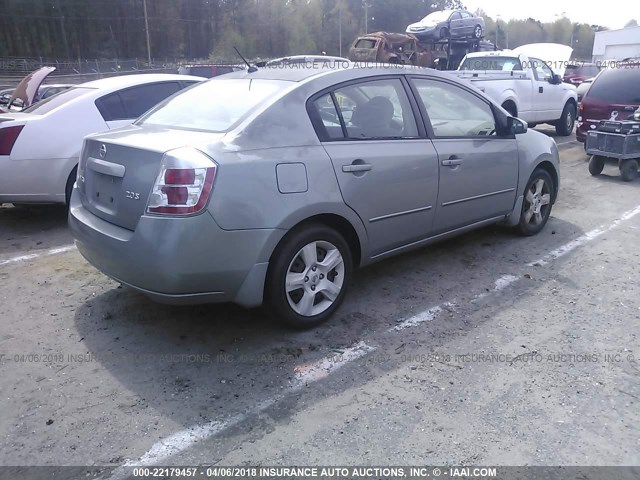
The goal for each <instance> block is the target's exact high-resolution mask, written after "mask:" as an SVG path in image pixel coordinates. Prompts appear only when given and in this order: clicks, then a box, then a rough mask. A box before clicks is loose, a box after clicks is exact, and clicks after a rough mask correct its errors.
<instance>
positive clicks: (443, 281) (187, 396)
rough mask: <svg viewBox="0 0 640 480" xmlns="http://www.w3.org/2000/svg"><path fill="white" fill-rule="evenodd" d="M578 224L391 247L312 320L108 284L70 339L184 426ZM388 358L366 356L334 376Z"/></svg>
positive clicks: (249, 398) (469, 288)
mask: <svg viewBox="0 0 640 480" xmlns="http://www.w3.org/2000/svg"><path fill="white" fill-rule="evenodd" d="M580 233H582V232H581V231H580V230H579V229H578V228H577V227H576V226H575V225H573V224H570V223H567V222H564V221H562V220H559V219H556V218H553V217H552V219H551V220H550V222H549V225H548V226H547V228H546V229H545V231H543V232H542V233H541V234H540V235H539V236H538V237H529V238H518V237H515V236H514V235H513V233H511V232H510V231H508V230H506V229H505V228H501V227H490V228H485V229H483V230H479V231H476V232H473V233H470V234H467V235H463V236H460V237H457V238H454V239H451V240H448V241H445V242H442V243H440V244H436V245H434V246H432V247H430V248H425V249H421V250H418V251H414V252H409V253H406V254H404V255H400V256H398V257H394V258H392V259H389V260H387V261H384V262H381V263H379V264H376V265H374V266H371V267H369V268H366V269H364V270H362V271H361V272H359V274H358V275H357V276H356V278H355V281H354V284H353V285H352V288H351V290H350V292H349V296H348V298H347V300H346V301H345V303H344V305H342V307H341V310H340V311H339V312H338V313H337V314H336V315H335V317H334V318H333V319H331V320H330V321H329V322H327V323H326V324H324V325H322V326H320V327H318V328H316V329H315V330H312V331H305V332H300V331H292V330H290V329H287V328H285V327H282V326H280V325H279V324H278V323H277V322H274V321H272V320H270V319H269V318H268V317H267V315H266V313H265V311H264V310H263V309H254V310H245V309H242V308H240V307H236V306H234V305H205V306H197V307H174V306H165V305H159V304H155V303H153V302H151V301H150V300H148V299H147V298H146V297H144V296H142V295H140V294H138V293H135V292H133V291H131V290H129V289H126V288H120V287H118V288H114V289H112V290H109V291H107V292H105V293H104V294H102V295H98V296H95V297H91V298H90V299H88V300H87V301H86V302H85V303H84V304H82V305H80V306H79V307H78V308H77V310H76V312H75V326H76V329H77V331H78V334H79V335H80V337H81V345H82V348H83V349H85V348H86V350H87V352H88V353H89V354H91V355H94V356H95V357H96V361H97V362H98V363H99V365H100V366H101V367H102V368H104V369H105V370H106V371H108V372H109V374H110V375H111V376H112V377H113V381H112V382H111V383H112V384H113V385H116V387H115V388H116V391H118V392H130V393H133V394H135V395H136V396H137V398H138V399H141V400H137V401H138V404H139V406H140V408H143V407H144V408H147V407H151V408H153V409H154V411H153V412H154V413H153V415H154V416H156V417H157V416H160V418H163V419H165V420H166V419H170V420H171V421H172V422H176V423H178V424H180V425H184V426H190V425H193V424H195V423H203V422H206V421H211V420H215V419H223V418H226V417H228V416H230V415H234V414H237V413H244V412H247V411H249V412H251V411H252V410H255V408H256V406H257V405H258V404H259V403H260V402H262V401H264V400H265V399H269V398H274V397H278V396H279V395H282V393H283V392H286V391H287V390H286V389H287V388H288V387H289V386H291V385H292V384H294V383H295V381H296V369H299V368H300V367H301V366H302V367H304V366H305V365H309V364H310V363H312V362H317V361H319V360H321V359H324V358H327V357H329V358H330V357H331V356H332V355H336V354H337V355H340V353H341V352H344V349H345V348H348V347H350V346H352V345H354V344H356V343H357V342H359V341H365V342H366V343H367V344H373V345H376V346H379V347H380V346H382V347H384V346H385V345H386V344H389V345H391V344H393V343H394V342H398V341H399V340H400V338H401V337H399V336H398V335H397V334H389V333H387V331H388V330H389V329H390V328H393V327H394V326H395V325H397V322H398V321H401V320H403V319H406V318H408V317H410V316H411V315H415V314H416V313H419V312H421V311H424V310H426V309H428V308H430V307H432V306H434V305H438V304H441V303H442V302H443V301H447V300H451V299H452V298H453V297H454V296H460V295H461V297H457V298H459V299H460V300H462V301H463V303H464V301H467V300H468V299H470V298H473V296H474V295H477V294H479V293H483V292H485V291H490V290H491V289H492V288H493V287H494V286H495V283H494V282H495V280H496V279H497V278H500V276H502V275H504V274H505V273H513V274H516V275H522V272H521V270H522V268H523V267H524V265H525V264H526V262H527V261H531V260H535V258H531V255H534V256H535V255H537V254H538V252H537V251H536V242H538V243H539V242H542V243H544V244H545V245H544V247H541V248H540V254H541V255H542V253H544V251H548V250H550V249H553V248H557V247H558V246H560V245H561V244H563V243H566V242H567V241H568V240H570V239H572V238H574V237H575V236H576V234H578V235H579V234H580ZM536 239H537V240H536ZM522 252H528V254H527V255H525V254H523V253H522ZM465 299H466V300H465ZM418 328H419V329H420V331H419V333H420V334H421V335H423V337H424V336H425V335H426V337H427V338H431V339H433V342H434V344H435V343H438V342H443V341H446V339H447V338H448V335H450V334H451V333H452V332H455V334H456V335H460V334H464V332H466V331H468V330H470V329H471V328H473V327H472V326H471V325H469V324H468V323H467V322H466V321H465V318H464V315H461V316H454V317H453V318H449V319H447V321H446V322H439V321H434V322H429V323H425V324H422V325H420V327H418ZM425 348H429V345H427V346H425ZM393 365H394V364H393V363H391V364H389V365H386V364H380V365H376V366H375V368H366V369H364V370H363V371H362V372H361V374H360V375H357V376H355V377H354V378H353V380H350V382H348V383H341V384H340V385H341V386H340V387H337V388H347V386H348V387H351V386H353V385H354V384H358V383H359V382H364V381H366V379H367V378H369V377H370V376H371V375H374V376H375V375H377V374H379V373H380V371H384V370H387V369H392V368H393ZM92 368H95V367H92ZM100 378H103V379H102V380H101V379H100ZM92 381H93V382H95V385H91V382H92ZM103 381H104V376H103V375H95V378H94V379H92V380H89V381H88V382H85V385H84V388H86V389H87V391H91V389H92V388H96V389H98V388H101V387H100V385H101V382H103ZM334 388H336V387H334ZM325 393H326V392H325ZM291 397H292V398H289V400H288V401H287V402H286V405H287V407H286V409H287V411H288V410H290V409H293V408H295V406H296V403H297V400H296V399H297V398H298V396H297V395H292V396H291ZM105 408H106V406H105ZM113 408H118V402H117V399H114V406H113ZM281 414H282V412H281Z"/></svg>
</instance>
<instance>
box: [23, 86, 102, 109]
mask: <svg viewBox="0 0 640 480" xmlns="http://www.w3.org/2000/svg"><path fill="white" fill-rule="evenodd" d="M92 90H93V89H92V88H85V87H72V88H69V89H68V90H65V91H63V92H60V93H56V94H55V95H52V96H51V97H48V98H45V99H44V100H41V101H39V102H38V103H36V104H35V105H31V106H30V107H29V108H25V109H24V110H22V111H23V112H25V113H37V114H39V115H44V114H45V113H49V112H50V111H51V110H54V109H56V108H58V107H59V106H61V105H64V104H65V103H67V102H70V101H71V100H74V99H76V98H78V97H81V96H82V95H84V94H86V93H89V92H91V91H92Z"/></svg>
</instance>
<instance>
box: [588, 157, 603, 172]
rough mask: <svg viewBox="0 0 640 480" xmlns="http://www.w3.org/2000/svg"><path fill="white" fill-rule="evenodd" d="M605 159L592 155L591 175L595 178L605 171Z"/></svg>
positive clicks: (590, 162)
mask: <svg viewBox="0 0 640 480" xmlns="http://www.w3.org/2000/svg"><path fill="white" fill-rule="evenodd" d="M604 164H605V159H604V157H601V156H599V155H592V156H591V160H589V173H590V174H591V175H593V176H594V177H596V176H598V175H600V174H601V173H602V170H604Z"/></svg>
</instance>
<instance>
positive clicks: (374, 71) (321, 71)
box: [210, 62, 455, 82]
mask: <svg viewBox="0 0 640 480" xmlns="http://www.w3.org/2000/svg"><path fill="white" fill-rule="evenodd" d="M406 73H411V74H421V73H422V74H426V73H428V74H429V75H431V76H438V77H446V78H451V77H452V76H451V75H447V74H443V73H442V72H440V71H438V70H433V69H430V68H424V67H416V66H414V65H392V64H382V63H378V64H376V63H358V62H348V63H344V64H342V63H338V64H337V65H336V64H335V63H332V62H327V65H325V66H323V65H322V64H320V63H319V62H318V63H317V64H313V65H305V64H302V65H300V64H284V65H277V66H273V67H263V68H258V70H257V71H255V72H253V73H249V72H248V71H247V70H244V71H241V72H234V73H228V74H226V75H224V76H222V77H218V78H216V79H212V80H210V81H224V80H230V79H234V78H242V79H245V78H246V79H262V80H283V81H289V82H303V81H306V80H311V79H313V78H315V77H320V76H327V77H328V76H334V77H337V78H336V81H337V82H339V81H342V80H343V79H358V78H363V77H369V76H379V75H399V74H406ZM341 77H344V78H341ZM453 78H455V77H453Z"/></svg>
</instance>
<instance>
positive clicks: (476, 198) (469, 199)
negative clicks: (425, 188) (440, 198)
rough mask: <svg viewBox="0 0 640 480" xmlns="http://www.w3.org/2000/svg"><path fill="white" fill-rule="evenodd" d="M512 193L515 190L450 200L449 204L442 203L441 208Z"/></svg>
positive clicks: (508, 189)
mask: <svg viewBox="0 0 640 480" xmlns="http://www.w3.org/2000/svg"><path fill="white" fill-rule="evenodd" d="M514 191H515V188H507V189H506V190H499V191H497V192H491V193H483V194H482V195H476V196H475V197H468V198H461V199H460V200H452V201H451V202H445V203H443V204H442V206H443V207H448V206H450V205H457V204H458V203H463V202H469V201H471V200H478V199H480V198H485V197H492V196H494V195H500V194H502V193H511V192H514Z"/></svg>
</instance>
